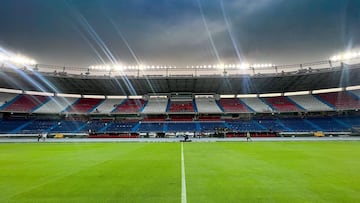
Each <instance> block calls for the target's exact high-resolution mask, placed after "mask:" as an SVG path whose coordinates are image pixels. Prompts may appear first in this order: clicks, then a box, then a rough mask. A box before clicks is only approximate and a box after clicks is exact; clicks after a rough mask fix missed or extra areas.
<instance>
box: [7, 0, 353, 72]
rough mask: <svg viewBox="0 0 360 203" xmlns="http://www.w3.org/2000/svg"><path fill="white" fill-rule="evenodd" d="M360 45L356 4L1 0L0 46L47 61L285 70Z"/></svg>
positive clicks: (340, 0)
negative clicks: (240, 64)
mask: <svg viewBox="0 0 360 203" xmlns="http://www.w3.org/2000/svg"><path fill="white" fill-rule="evenodd" d="M359 45H360V1H359V0H52V1H50V0H0V46H2V47H4V48H6V49H9V50H12V51H15V52H18V53H22V54H25V55H27V56H30V57H32V58H35V59H36V60H37V61H38V62H39V63H42V64H56V65H72V66H89V65H94V64H103V63H111V62H119V63H123V64H136V63H142V64H151V65H153V64H154V65H177V66H183V65H192V64H194V65H197V64H199V65H202V64H216V63H237V62H248V63H273V64H279V65H280V64H288V63H299V62H310V61H317V60H322V59H327V58H329V57H330V56H331V55H334V54H337V53H339V52H341V51H343V50H347V49H356V48H359Z"/></svg>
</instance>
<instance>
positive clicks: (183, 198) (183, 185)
mask: <svg viewBox="0 0 360 203" xmlns="http://www.w3.org/2000/svg"><path fill="white" fill-rule="evenodd" d="M184 160H185V159H184V143H181V203H186V202H187V201H186V179H185V161H184Z"/></svg>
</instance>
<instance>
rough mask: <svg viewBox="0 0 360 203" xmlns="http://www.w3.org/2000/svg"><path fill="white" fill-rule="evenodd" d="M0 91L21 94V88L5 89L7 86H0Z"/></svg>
mask: <svg viewBox="0 0 360 203" xmlns="http://www.w3.org/2000/svg"><path fill="white" fill-rule="evenodd" d="M0 92H1V93H14V94H22V93H23V91H22V90H15V89H7V88H0Z"/></svg>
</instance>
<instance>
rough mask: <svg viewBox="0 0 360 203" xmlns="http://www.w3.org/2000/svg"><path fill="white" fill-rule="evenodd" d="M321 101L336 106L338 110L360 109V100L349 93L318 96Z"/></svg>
mask: <svg viewBox="0 0 360 203" xmlns="http://www.w3.org/2000/svg"><path fill="white" fill-rule="evenodd" d="M317 96H318V97H319V98H320V99H321V100H323V101H325V102H326V103H328V104H330V105H332V106H334V107H335V108H336V109H339V110H345V109H360V100H358V99H357V98H355V97H353V96H352V95H350V94H348V93H347V92H332V93H325V94H318V95H317Z"/></svg>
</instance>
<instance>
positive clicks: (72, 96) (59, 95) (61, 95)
mask: <svg viewBox="0 0 360 203" xmlns="http://www.w3.org/2000/svg"><path fill="white" fill-rule="evenodd" d="M55 96H57V97H68V98H81V95H80V94H65V93H56V94H55Z"/></svg>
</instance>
